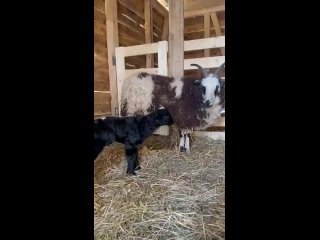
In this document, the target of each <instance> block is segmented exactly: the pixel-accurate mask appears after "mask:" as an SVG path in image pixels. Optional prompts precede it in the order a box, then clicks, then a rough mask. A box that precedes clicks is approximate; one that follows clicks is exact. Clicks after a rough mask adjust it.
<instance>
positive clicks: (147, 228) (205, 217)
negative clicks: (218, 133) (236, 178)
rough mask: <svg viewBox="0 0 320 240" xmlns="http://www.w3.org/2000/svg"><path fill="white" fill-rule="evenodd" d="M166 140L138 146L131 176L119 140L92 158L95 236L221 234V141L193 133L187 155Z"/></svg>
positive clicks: (158, 138) (200, 236)
mask: <svg viewBox="0 0 320 240" xmlns="http://www.w3.org/2000/svg"><path fill="white" fill-rule="evenodd" d="M168 139H169V138H168V137H164V136H152V137H151V138H150V139H148V141H147V142H146V143H145V144H144V145H143V146H142V149H141V150H140V153H139V155H140V156H141V159H142V160H141V166H142V169H141V170H140V171H138V172H137V174H138V176H136V177H134V176H133V177H128V176H126V174H125V170H126V162H125V160H124V149H123V145H121V144H113V145H111V146H110V147H108V148H106V149H105V151H104V152H103V153H102V154H101V156H100V157H99V159H98V160H96V163H95V239H137V240H138V239H165V240H169V239H224V226H225V225H224V220H225V215H224V213H225V211H224V186H225V185H224V175H225V174H224V142H222V141H214V140H211V139H208V138H204V137H203V138H202V137H196V138H195V141H194V142H193V143H192V154H191V155H190V156H188V155H186V154H184V153H180V152H179V151H178V150H177V149H176V148H174V147H172V145H170V144H169V145H170V146H168V143H170V141H168ZM155 143H157V144H158V145H157V144H155ZM152 146H153V147H154V146H156V147H155V148H153V149H151V147H152ZM161 148H163V149H161ZM116 163H119V164H116Z"/></svg>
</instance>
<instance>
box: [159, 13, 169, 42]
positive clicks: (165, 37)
mask: <svg viewBox="0 0 320 240" xmlns="http://www.w3.org/2000/svg"><path fill="white" fill-rule="evenodd" d="M168 34H169V17H165V18H164V22H163V28H162V37H161V39H162V40H163V41H164V40H168Z"/></svg>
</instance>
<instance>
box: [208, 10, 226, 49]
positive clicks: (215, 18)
mask: <svg viewBox="0 0 320 240" xmlns="http://www.w3.org/2000/svg"><path fill="white" fill-rule="evenodd" d="M210 16H211V20H212V23H213V26H214V30H215V32H216V36H222V32H221V28H220V25H219V21H218V16H217V13H210ZM220 49H221V53H222V55H225V51H224V48H220Z"/></svg>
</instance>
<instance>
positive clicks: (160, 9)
mask: <svg viewBox="0 0 320 240" xmlns="http://www.w3.org/2000/svg"><path fill="white" fill-rule="evenodd" d="M152 6H153V7H154V9H155V10H156V11H157V12H158V13H160V15H162V17H164V18H166V17H168V15H169V12H168V9H166V8H165V7H164V6H163V5H161V4H160V3H159V2H158V1H157V0H152Z"/></svg>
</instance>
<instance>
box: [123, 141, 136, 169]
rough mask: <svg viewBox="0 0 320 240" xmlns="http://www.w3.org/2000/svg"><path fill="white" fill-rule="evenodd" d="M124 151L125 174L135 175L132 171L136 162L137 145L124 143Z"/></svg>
mask: <svg viewBox="0 0 320 240" xmlns="http://www.w3.org/2000/svg"><path fill="white" fill-rule="evenodd" d="M125 151H126V159H127V164H128V167H127V174H129V175H136V173H135V172H134V169H135V162H136V160H135V159H136V158H135V156H136V153H137V146H135V145H132V144H128V143H126V144H125Z"/></svg>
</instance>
